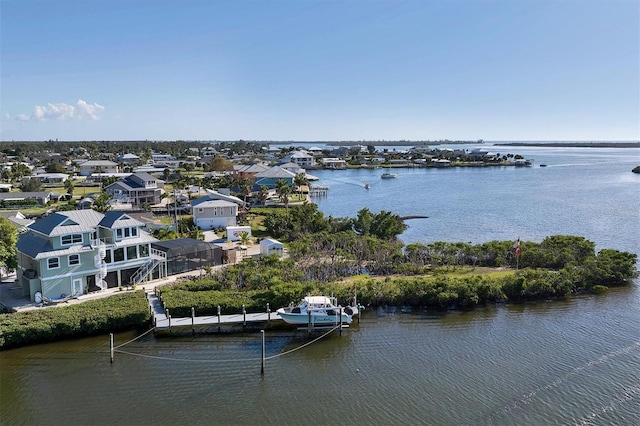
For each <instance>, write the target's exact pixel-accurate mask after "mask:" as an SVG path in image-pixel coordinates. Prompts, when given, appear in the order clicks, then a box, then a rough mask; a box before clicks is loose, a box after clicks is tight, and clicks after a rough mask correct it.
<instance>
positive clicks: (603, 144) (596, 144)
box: [493, 142, 640, 148]
mask: <svg viewBox="0 0 640 426" xmlns="http://www.w3.org/2000/svg"><path fill="white" fill-rule="evenodd" d="M493 145H494V146H546V147H560V148H640V142H505V143H494V144H493Z"/></svg>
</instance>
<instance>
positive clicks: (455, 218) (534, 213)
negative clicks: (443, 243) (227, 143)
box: [0, 148, 640, 425]
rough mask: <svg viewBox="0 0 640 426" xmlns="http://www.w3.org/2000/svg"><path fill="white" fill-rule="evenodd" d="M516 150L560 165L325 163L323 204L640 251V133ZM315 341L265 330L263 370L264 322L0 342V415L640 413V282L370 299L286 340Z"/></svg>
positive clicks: (190, 417)
mask: <svg viewBox="0 0 640 426" xmlns="http://www.w3.org/2000/svg"><path fill="white" fill-rule="evenodd" d="M518 150H520V151H526V152H527V155H525V156H526V157H532V158H534V159H535V161H536V163H537V164H540V163H541V162H543V163H545V164H548V167H546V168H539V167H534V168H530V169H512V168H500V169H457V170H419V169H415V170H408V169H405V170H399V171H398V178H397V179H392V180H385V181H382V180H380V179H379V175H380V173H381V171H380V170H374V171H365V170H360V171H345V172H325V171H319V172H315V173H314V174H316V175H318V176H320V177H321V178H322V182H323V183H327V184H328V185H329V186H330V187H331V189H330V193H329V196H328V197H327V198H325V199H321V200H319V205H320V207H321V209H322V210H323V211H324V212H325V213H327V214H332V215H334V216H353V215H355V213H356V212H357V211H358V210H359V209H360V208H362V207H365V206H367V207H369V209H371V210H372V211H379V210H381V209H385V210H391V211H393V212H396V213H399V214H401V215H412V214H423V215H427V216H430V218H429V219H425V220H413V221H410V225H411V227H410V229H409V230H408V231H407V232H406V233H405V234H404V235H403V239H404V240H405V241H406V242H412V241H422V242H429V241H434V240H447V241H460V240H462V241H473V242H482V241H487V240H491V239H513V238H515V237H517V236H520V237H521V238H523V239H525V240H536V241H540V240H542V238H544V237H545V236H547V235H551V234H557V233H563V234H575V235H583V236H585V237H586V238H588V239H590V240H592V241H594V242H596V243H597V245H598V247H599V248H603V247H611V248H617V249H621V250H629V251H633V252H635V253H638V251H639V250H638V240H639V239H640V238H639V235H640V216H639V212H640V190H639V189H640V176H637V175H633V174H631V173H630V170H631V169H632V168H633V167H634V166H636V165H640V158H639V157H638V153H639V151H638V150H604V149H603V150H583V149H548V148H546V149H543V148H536V149H533V148H531V149H528V148H526V149H525V148H518ZM503 151H504V152H515V153H517V152H516V149H515V148H510V149H508V150H504V149H502V148H501V149H500V152H503ZM529 154H530V155H529ZM363 181H369V182H371V184H372V185H371V189H370V190H368V191H367V190H365V189H364V188H362V187H361V186H359V185H361V184H362V182H363ZM133 337H135V335H134V334H132V333H125V334H120V335H117V336H116V344H121V343H124V342H126V341H128V340H129V339H131V338H133ZM307 342H308V339H307V338H306V335H305V334H304V333H302V332H297V333H296V332H287V331H278V332H275V331H267V333H266V351H267V356H268V357H275V358H272V359H269V360H268V361H267V365H266V374H265V376H264V377H261V376H260V363H259V357H260V336H259V334H249V335H228V336H214V335H210V336H204V335H199V336H195V337H192V336H185V337H179V338H160V339H155V338H153V337H152V336H150V335H147V336H144V337H143V338H141V339H139V340H137V341H135V342H133V343H130V344H129V345H127V346H126V347H124V348H123V349H124V350H127V351H129V352H131V353H134V354H136V355H128V354H120V353H118V354H116V359H115V363H114V365H110V364H109V357H108V352H107V351H108V338H107V337H106V336H101V337H96V338H91V339H82V340H78V341H73V342H65V343H56V344H50V345H40V346H35V347H29V348H21V349H17V350H11V351H5V352H0V423H1V424H48V425H51V424H184V423H191V424H241V425H247V424H299V423H309V424H331V425H334V424H350V423H357V424H365V425H386V424H403V425H404V424H412V425H413V424H430V425H460V424H463V425H476V424H477V425H542V424H562V425H565V424H568V425H638V424H640V421H639V420H638V419H640V283H638V282H637V283H636V285H634V286H631V287H629V288H624V289H615V290H612V291H610V292H608V293H607V294H606V295H602V296H582V297H577V298H572V299H570V300H567V301H562V302H547V303H535V304H526V305H519V306H510V305H499V306H489V307H485V308H481V309H476V310H474V311H472V312H450V313H446V314H439V313H436V312H430V311H429V312H427V311H414V312H411V313H404V312H401V310H400V309H395V308H392V307H388V308H385V309H382V308H381V309H377V310H374V309H371V310H368V311H366V312H365V314H364V315H363V318H362V321H361V323H360V325H359V326H354V327H353V328H352V329H350V330H349V331H348V332H346V333H345V334H344V335H343V336H342V337H339V336H338V335H332V336H329V337H327V338H325V339H322V340H320V341H318V342H315V343H313V344H311V345H309V346H306V347H304V348H302V349H299V350H296V351H294V352H291V353H286V354H285V352H287V351H289V350H292V349H295V348H298V347H300V346H302V345H304V344H305V343H307ZM281 354H284V355H282V356H279V355H281Z"/></svg>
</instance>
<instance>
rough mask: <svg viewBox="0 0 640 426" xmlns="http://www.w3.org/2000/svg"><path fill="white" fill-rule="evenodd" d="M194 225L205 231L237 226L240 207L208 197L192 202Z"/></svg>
mask: <svg viewBox="0 0 640 426" xmlns="http://www.w3.org/2000/svg"><path fill="white" fill-rule="evenodd" d="M191 212H192V213H193V223H194V224H195V225H196V226H197V227H198V228H200V229H202V230H203V231H209V230H211V229H214V228H226V227H227V226H235V225H236V216H237V215H238V205H237V204H236V203H232V202H231V201H226V200H218V199H212V198H210V197H209V196H208V195H207V196H204V197H201V198H198V199H197V200H193V201H192V202H191Z"/></svg>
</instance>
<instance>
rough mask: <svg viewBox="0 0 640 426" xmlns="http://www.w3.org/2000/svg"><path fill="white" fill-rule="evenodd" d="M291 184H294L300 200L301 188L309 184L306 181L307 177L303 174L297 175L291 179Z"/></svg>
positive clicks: (307, 180)
mask: <svg viewBox="0 0 640 426" xmlns="http://www.w3.org/2000/svg"><path fill="white" fill-rule="evenodd" d="M293 183H295V184H296V188H297V189H298V194H299V196H300V198H302V188H301V187H302V186H303V185H308V184H309V179H307V175H306V174H304V173H298V174H297V175H296V177H295V178H293Z"/></svg>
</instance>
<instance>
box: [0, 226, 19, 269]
mask: <svg viewBox="0 0 640 426" xmlns="http://www.w3.org/2000/svg"><path fill="white" fill-rule="evenodd" d="M17 241H18V230H17V229H16V227H15V226H13V224H12V223H11V222H10V221H9V219H7V218H6V217H2V216H0V278H2V271H7V272H9V271H12V270H14V269H15V268H16V267H17V266H18V263H17V257H16V256H17V254H18V252H17V250H16V242H17Z"/></svg>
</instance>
